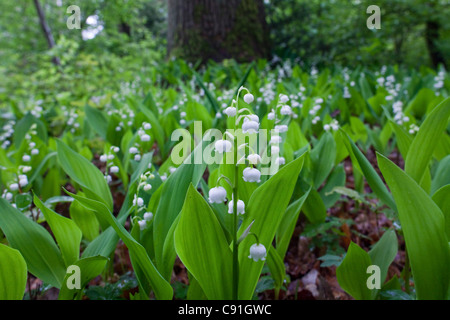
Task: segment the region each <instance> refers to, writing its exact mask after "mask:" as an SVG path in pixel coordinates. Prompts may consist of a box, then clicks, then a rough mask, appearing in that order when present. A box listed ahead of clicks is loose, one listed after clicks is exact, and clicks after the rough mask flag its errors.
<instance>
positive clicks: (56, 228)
mask: <svg viewBox="0 0 450 320" xmlns="http://www.w3.org/2000/svg"><path fill="white" fill-rule="evenodd" d="M34 204H35V205H36V206H37V207H38V208H39V209H40V210H41V212H42V214H43V215H44V217H45V220H46V221H47V223H48V224H49V226H50V229H51V230H52V233H53V235H54V236H55V239H56V242H57V243H58V246H59V249H60V250H61V254H62V257H63V259H64V262H65V263H66V267H67V266H70V265H71V264H72V263H74V262H75V261H77V260H78V259H79V256H80V242H81V237H82V234H81V230H80V228H78V227H77V225H76V224H75V222H73V221H72V220H70V219H68V218H66V217H63V216H61V215H59V214H57V213H56V212H54V211H53V210H51V209H49V208H47V207H46V206H45V205H44V204H43V203H42V201H41V200H40V199H39V198H38V197H37V196H34Z"/></svg>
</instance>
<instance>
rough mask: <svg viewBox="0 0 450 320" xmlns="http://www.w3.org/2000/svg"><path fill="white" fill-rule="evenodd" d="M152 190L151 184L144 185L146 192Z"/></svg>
mask: <svg viewBox="0 0 450 320" xmlns="http://www.w3.org/2000/svg"><path fill="white" fill-rule="evenodd" d="M151 189H152V185H151V184H150V183H146V184H145V185H144V191H149V190H151Z"/></svg>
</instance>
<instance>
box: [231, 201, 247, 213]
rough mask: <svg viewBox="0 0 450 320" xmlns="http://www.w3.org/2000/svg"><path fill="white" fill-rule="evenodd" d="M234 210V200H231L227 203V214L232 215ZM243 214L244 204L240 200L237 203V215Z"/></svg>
mask: <svg viewBox="0 0 450 320" xmlns="http://www.w3.org/2000/svg"><path fill="white" fill-rule="evenodd" d="M233 209H234V200H233V199H231V201H230V202H228V213H230V214H232V213H233ZM244 213H245V203H244V201H242V200H238V201H237V214H244Z"/></svg>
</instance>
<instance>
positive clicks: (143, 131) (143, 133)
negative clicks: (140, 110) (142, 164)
mask: <svg viewBox="0 0 450 320" xmlns="http://www.w3.org/2000/svg"><path fill="white" fill-rule="evenodd" d="M151 129H152V125H151V124H150V123H148V122H143V123H142V125H141V127H140V128H139V129H138V131H137V136H138V139H139V141H140V143H139V142H137V141H135V142H134V145H133V146H132V147H130V148H129V149H128V152H129V153H130V154H131V155H133V159H134V161H137V162H139V161H141V158H142V155H141V152H140V149H141V145H142V144H145V143H146V142H149V141H150V140H151V136H150V134H149V133H150V132H149V131H150V130H151Z"/></svg>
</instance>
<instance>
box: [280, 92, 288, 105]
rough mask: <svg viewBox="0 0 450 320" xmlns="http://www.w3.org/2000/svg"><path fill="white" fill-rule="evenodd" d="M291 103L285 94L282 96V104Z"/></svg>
mask: <svg viewBox="0 0 450 320" xmlns="http://www.w3.org/2000/svg"><path fill="white" fill-rule="evenodd" d="M288 101H289V97H288V96H287V95H285V94H280V102H281V103H286V102H288Z"/></svg>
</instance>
